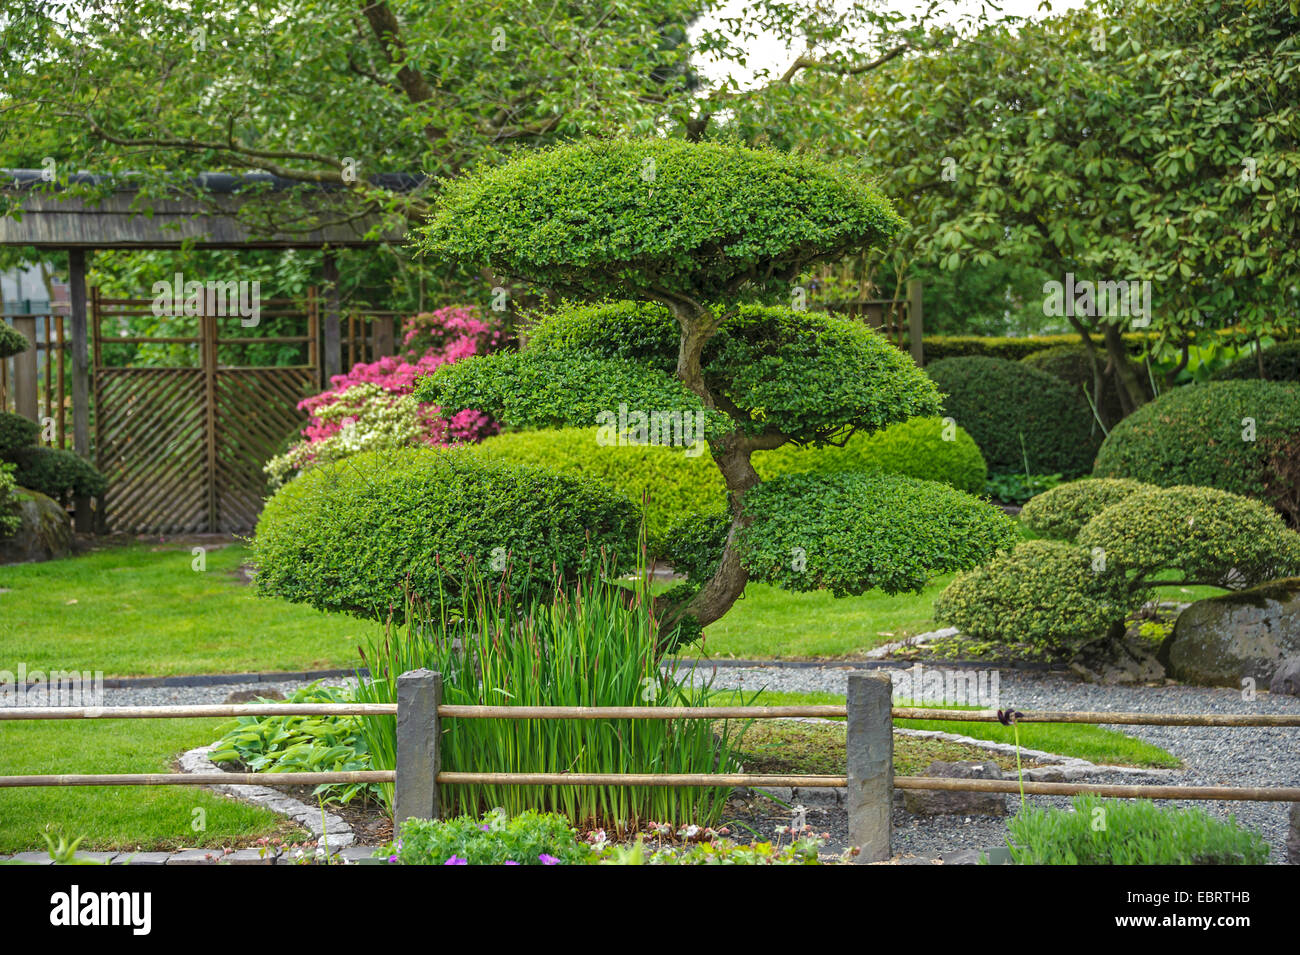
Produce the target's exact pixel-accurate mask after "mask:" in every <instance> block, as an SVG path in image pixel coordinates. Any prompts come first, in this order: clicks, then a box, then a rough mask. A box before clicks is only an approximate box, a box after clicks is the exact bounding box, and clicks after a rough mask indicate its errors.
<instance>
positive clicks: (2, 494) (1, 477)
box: [0, 461, 23, 537]
mask: <svg viewBox="0 0 1300 955" xmlns="http://www.w3.org/2000/svg"><path fill="white" fill-rule="evenodd" d="M19 502H20V499H19V497H18V486H17V484H16V483H15V482H14V466H13V465H12V464H8V463H6V462H4V461H0V537H8V536H9V535H10V534H13V533H14V532H15V531H17V530H18V528H20V527H22V525H23V522H22V517H21V516H20V515H19V513H18V505H19Z"/></svg>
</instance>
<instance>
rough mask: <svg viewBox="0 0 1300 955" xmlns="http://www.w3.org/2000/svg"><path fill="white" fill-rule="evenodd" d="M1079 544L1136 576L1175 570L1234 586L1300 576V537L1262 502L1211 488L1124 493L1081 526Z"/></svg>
mask: <svg viewBox="0 0 1300 955" xmlns="http://www.w3.org/2000/svg"><path fill="white" fill-rule="evenodd" d="M1079 545H1080V546H1081V547H1084V548H1085V549H1091V548H1097V547H1099V548H1101V549H1102V551H1103V552H1104V553H1105V556H1106V562H1107V564H1108V565H1114V566H1118V567H1121V568H1122V569H1123V570H1124V571H1125V572H1127V573H1129V574H1130V575H1132V576H1133V578H1134V579H1135V580H1137V581H1144V580H1150V579H1152V578H1153V577H1154V576H1155V575H1156V574H1158V573H1160V572H1161V571H1164V570H1171V569H1176V570H1178V571H1180V572H1181V574H1182V575H1183V577H1182V579H1183V580H1185V581H1188V582H1196V583H1203V584H1213V585H1216V586H1220V587H1229V588H1232V589H1240V588H1242V587H1250V586H1253V585H1255V584H1259V583H1263V582H1264V581H1266V580H1273V579H1275V578H1278V577H1291V576H1294V575H1297V574H1300V534H1297V533H1296V532H1295V531H1292V530H1289V529H1288V528H1287V526H1286V525H1285V524H1283V523H1282V518H1280V517H1279V516H1278V515H1277V513H1276V512H1274V511H1273V510H1272V509H1271V508H1269V507H1268V506H1266V505H1264V504H1261V503H1260V502H1258V501H1252V500H1250V499H1249V498H1245V497H1241V496H1239V495H1236V494H1231V493H1229V492H1227V491H1219V490H1216V489H1214V488H1209V487H1169V488H1152V489H1151V490H1149V491H1142V492H1139V493H1137V494H1133V495H1130V496H1128V497H1126V498H1124V500H1122V501H1120V502H1119V503H1117V504H1113V505H1111V506H1110V507H1108V508H1106V509H1105V510H1104V511H1102V512H1101V513H1100V514H1098V515H1097V516H1096V517H1094V518H1093V519H1092V520H1090V521H1089V522H1088V523H1087V524H1086V525H1084V527H1083V529H1082V530H1081V531H1079Z"/></svg>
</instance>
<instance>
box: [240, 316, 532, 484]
mask: <svg viewBox="0 0 1300 955" xmlns="http://www.w3.org/2000/svg"><path fill="white" fill-rule="evenodd" d="M509 340H510V339H509V336H508V335H507V333H506V332H505V331H503V330H502V328H501V327H500V323H499V322H497V321H495V320H493V319H492V318H484V317H483V316H482V313H481V312H480V311H479V310H478V309H475V308H470V307H464V306H458V305H451V306H448V307H446V308H440V309H438V310H437V311H435V312H424V313H421V314H419V315H416V316H414V317H411V318H408V319H406V320H405V321H404V322H403V323H402V342H401V351H400V353H399V354H397V355H393V356H389V357H387V358H381V359H379V360H378V361H375V362H370V363H368V364H367V363H361V364H357V365H354V366H353V367H352V369H351V370H350V371H348V372H347V373H346V374H343V375H334V376H332V377H331V378H330V387H329V388H328V389H327V390H326V391H323V392H321V393H320V394H319V395H313V396H312V397H310V398H307V399H305V400H304V401H302V402H301V403H300V404H299V405H298V408H299V409H300V410H302V411H305V412H307V413H308V414H309V415H311V418H310V420H309V421H308V423H307V427H305V428H304V429H303V431H302V437H303V440H302V441H300V442H298V443H297V444H295V445H294V446H293V447H292V448H290V449H289V451H288V452H287V453H285V454H283V455H280V456H278V457H276V458H273V459H271V461H270V462H268V463H267V465H266V472H267V474H269V475H270V476H271V479H272V483H273V484H276V485H278V484H281V483H283V482H284V481H285V480H287V479H288V478H289V477H291V476H292V475H293V474H295V473H297V472H298V471H301V470H302V469H303V468H305V467H307V466H309V465H311V464H313V463H316V462H318V461H329V460H337V459H338V458H341V457H344V456H346V455H348V454H353V453H355V452H357V451H361V450H374V449H378V448H385V447H395V446H403V445H408V444H425V445H429V446H431V447H438V446H444V445H450V444H464V443H470V442H476V441H481V440H482V439H483V438H485V437H488V436H489V435H493V434H496V433H497V431H498V430H499V427H500V426H499V425H498V424H497V423H496V422H495V421H493V420H492V419H491V418H489V417H488V416H487V415H485V414H483V413H482V412H479V411H472V410H466V411H462V412H460V413H458V414H456V415H453V416H452V417H451V418H446V417H444V416H443V415H442V414H441V412H440V410H439V408H438V407H437V406H436V405H431V404H421V403H418V402H416V401H415V399H414V398H412V397H411V392H412V391H413V390H414V389H415V383H416V382H417V381H418V380H419V379H421V378H423V377H425V376H427V375H430V374H432V373H433V371H434V370H435V369H437V368H439V367H440V366H442V365H448V364H451V363H452V362H454V361H459V360H460V359H462V358H466V357H468V356H470V355H482V354H486V353H488V352H492V351H496V350H498V349H500V348H502V347H504V346H505V345H507V344H508V343H509Z"/></svg>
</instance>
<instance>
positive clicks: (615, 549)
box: [253, 449, 639, 620]
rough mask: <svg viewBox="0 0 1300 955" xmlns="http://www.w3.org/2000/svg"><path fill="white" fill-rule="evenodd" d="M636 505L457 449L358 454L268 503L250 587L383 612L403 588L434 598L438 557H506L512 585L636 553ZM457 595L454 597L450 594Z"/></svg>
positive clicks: (326, 605)
mask: <svg viewBox="0 0 1300 955" xmlns="http://www.w3.org/2000/svg"><path fill="white" fill-rule="evenodd" d="M638 524H639V521H638V518H637V513H636V508H635V507H634V506H633V505H632V504H631V502H629V501H628V500H626V499H625V498H623V497H621V496H620V495H618V494H617V493H615V492H614V491H611V490H608V489H607V488H603V487H600V486H599V485H596V484H594V483H592V482H590V481H583V480H578V479H575V478H571V477H565V476H562V475H558V474H553V473H550V472H547V471H542V470H540V469H537V468H530V467H511V466H507V465H503V464H500V463H496V462H485V461H482V460H480V459H478V458H475V457H473V456H472V455H470V454H467V453H464V450H463V449H444V450H432V449H403V450H397V451H391V452H377V451H376V452H363V453H361V454H357V455H353V456H351V457H349V458H346V459H344V460H342V461H338V462H333V463H328V464H322V465H319V466H317V467H313V468H309V469H308V470H307V471H306V472H304V473H303V474H302V475H300V476H299V477H297V478H295V479H294V480H292V481H290V482H289V483H288V484H286V485H285V486H284V487H282V488H281V489H280V490H279V491H277V492H276V493H275V495H274V496H273V497H272V498H271V499H270V500H269V501H268V502H267V504H266V507H265V508H264V509H263V511H262V515H261V517H260V518H259V520H258V524H257V531H256V536H255V538H254V541H253V554H254V560H255V562H256V565H257V568H258V570H257V576H256V578H255V580H256V585H257V589H258V591H259V592H261V593H264V594H270V595H273V596H277V597H284V598H286V599H288V600H291V601H294V602H296V603H305V604H309V605H310V606H313V607H315V608H317V609H318V610H326V611H340V610H341V611H347V612H349V613H354V614H357V615H359V616H363V617H370V618H375V619H381V620H382V619H384V618H385V617H387V615H388V614H389V612H390V608H392V609H394V610H396V611H397V612H398V613H399V614H400V612H401V609H402V606H403V591H404V588H405V587H407V586H408V585H409V587H410V590H411V592H412V593H413V594H415V595H417V596H419V597H422V598H433V597H435V596H436V595H437V593H438V582H439V579H440V578H439V573H438V563H439V562H442V563H443V564H444V565H445V566H446V567H448V568H458V567H460V566H462V565H464V564H465V563H469V562H477V563H479V564H482V565H484V566H486V567H489V568H492V569H494V570H499V569H500V568H501V565H502V564H503V563H506V562H507V561H508V563H507V564H506V572H507V573H508V574H509V576H510V579H511V581H512V586H514V587H515V588H516V589H517V590H518V591H519V592H521V593H524V592H531V591H532V590H534V589H538V588H540V589H542V590H549V587H550V586H551V584H552V582H553V580H554V577H555V575H556V574H557V573H558V574H559V575H560V576H561V577H562V578H565V579H568V578H570V577H571V576H573V575H574V574H577V573H580V572H585V571H587V570H590V569H591V568H594V567H596V566H598V565H599V563H600V560H601V551H602V550H604V551H605V552H606V553H607V554H608V555H609V557H610V558H611V559H616V560H618V561H619V562H621V563H622V564H623V565H626V564H627V563H630V561H631V560H632V559H633V556H634V555H633V553H632V551H633V549H634V547H635V541H636V539H637V528H638ZM453 596H454V595H453Z"/></svg>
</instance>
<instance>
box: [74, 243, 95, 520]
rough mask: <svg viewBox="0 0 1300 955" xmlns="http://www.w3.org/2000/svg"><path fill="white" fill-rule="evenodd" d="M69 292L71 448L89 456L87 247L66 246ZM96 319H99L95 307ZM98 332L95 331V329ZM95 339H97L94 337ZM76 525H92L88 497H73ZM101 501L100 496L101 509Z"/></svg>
mask: <svg viewBox="0 0 1300 955" xmlns="http://www.w3.org/2000/svg"><path fill="white" fill-rule="evenodd" d="M68 294H69V296H70V297H71V300H72V302H71V304H72V309H71V318H72V449H73V450H74V451H76V452H77V454H78V455H80V456H81V457H82V458H84V459H86V460H87V461H89V460H90V352H89V331H88V327H87V321H86V319H87V315H86V250H85V249H68ZM95 320H96V321H98V320H99V313H98V310H96V313H95ZM96 334H98V331H96ZM96 340H98V339H96ZM75 503H76V508H77V511H76V525H75V526H76V528H77V530H78V531H80V532H82V533H89V532H90V531H91V529H92V524H91V522H92V520H93V517H92V515H91V510H90V499H89V498H84V497H79V498H77V499H76V502H75ZM103 504H104V501H103V499H101V500H100V505H101V511H102V509H103Z"/></svg>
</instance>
